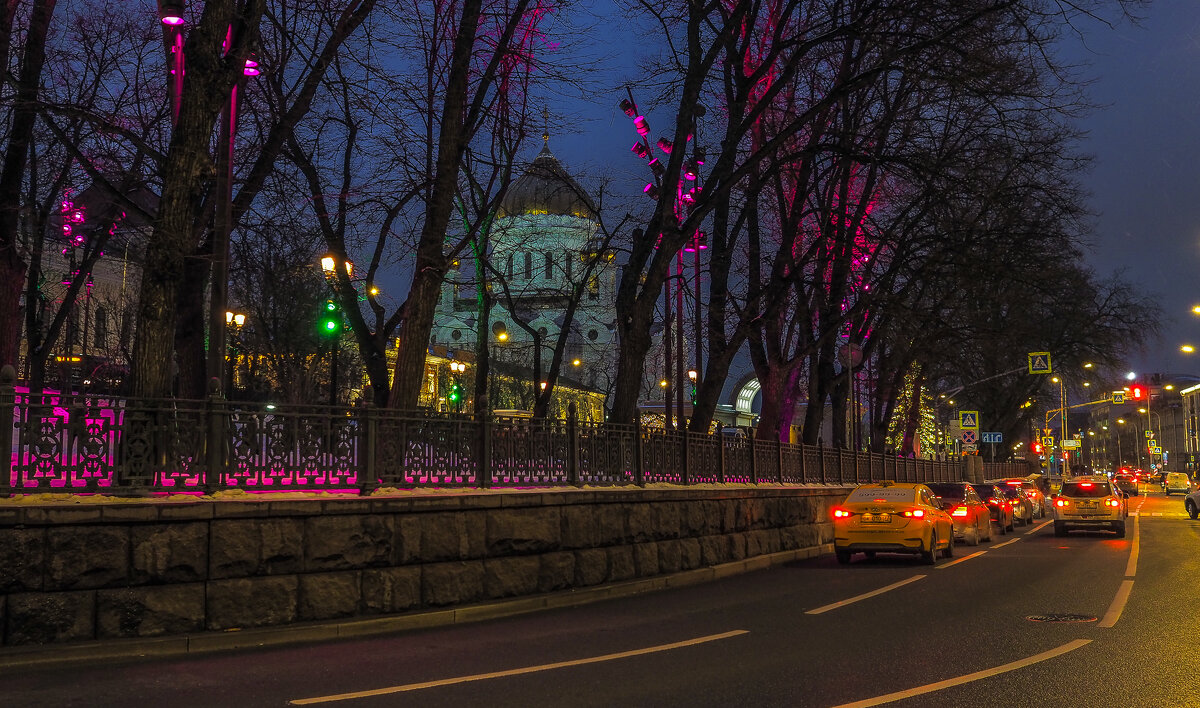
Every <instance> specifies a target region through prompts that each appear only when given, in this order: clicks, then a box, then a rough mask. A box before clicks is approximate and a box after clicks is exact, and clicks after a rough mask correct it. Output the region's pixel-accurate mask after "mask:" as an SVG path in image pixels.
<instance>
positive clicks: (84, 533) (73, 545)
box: [45, 526, 129, 590]
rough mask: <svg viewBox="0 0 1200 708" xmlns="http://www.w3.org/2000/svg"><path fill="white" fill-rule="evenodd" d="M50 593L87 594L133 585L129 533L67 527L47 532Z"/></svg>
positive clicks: (118, 528)
mask: <svg viewBox="0 0 1200 708" xmlns="http://www.w3.org/2000/svg"><path fill="white" fill-rule="evenodd" d="M45 561H46V589H47V590H86V589H92V588H104V587H113V586H120V585H125V584H126V583H128V582H129V529H128V528H126V527H123V526H66V527H62V528H50V529H47V530H46V556H45Z"/></svg>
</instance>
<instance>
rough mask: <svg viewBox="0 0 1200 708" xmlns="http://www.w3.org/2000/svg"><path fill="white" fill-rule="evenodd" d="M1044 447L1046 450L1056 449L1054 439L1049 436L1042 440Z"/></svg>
mask: <svg viewBox="0 0 1200 708" xmlns="http://www.w3.org/2000/svg"><path fill="white" fill-rule="evenodd" d="M1042 447H1044V448H1046V449H1047V450H1049V449H1050V448H1052V447H1054V438H1053V437H1052V436H1049V435H1047V436H1046V437H1044V438H1042Z"/></svg>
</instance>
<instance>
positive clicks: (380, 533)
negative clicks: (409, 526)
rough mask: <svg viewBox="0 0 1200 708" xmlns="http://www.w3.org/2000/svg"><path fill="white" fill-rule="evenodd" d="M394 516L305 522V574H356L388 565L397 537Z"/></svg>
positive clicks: (312, 518) (324, 518)
mask: <svg viewBox="0 0 1200 708" xmlns="http://www.w3.org/2000/svg"><path fill="white" fill-rule="evenodd" d="M393 523H394V520H393V518H392V517H390V516H369V515H366V514H348V515H344V516H343V515H334V516H310V517H308V518H307V519H306V520H305V522H304V568H305V570H307V571H309V572H312V571H321V570H352V569H359V568H370V567H377V566H384V565H387V564H388V563H389V562H390V561H391V558H392V541H393V539H394V537H395V528H394V526H393Z"/></svg>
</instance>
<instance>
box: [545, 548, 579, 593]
mask: <svg viewBox="0 0 1200 708" xmlns="http://www.w3.org/2000/svg"><path fill="white" fill-rule="evenodd" d="M574 583H575V554H574V553H570V552H567V551H562V552H559V553H546V554H543V555H542V556H541V565H540V567H539V568H538V584H537V591H538V592H552V591H554V590H563V589H566V588H569V587H571V586H572V585H574Z"/></svg>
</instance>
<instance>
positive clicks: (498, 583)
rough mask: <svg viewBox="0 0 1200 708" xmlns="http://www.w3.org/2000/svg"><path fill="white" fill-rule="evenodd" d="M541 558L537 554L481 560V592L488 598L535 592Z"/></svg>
mask: <svg viewBox="0 0 1200 708" xmlns="http://www.w3.org/2000/svg"><path fill="white" fill-rule="evenodd" d="M541 565H542V560H541V558H539V557H538V556H515V557H512V558H489V559H487V560H485V561H484V562H483V592H484V595H486V596H487V597H489V598H498V597H515V596H517V595H531V594H533V593H535V592H537V589H538V580H539V574H540V571H541Z"/></svg>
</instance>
